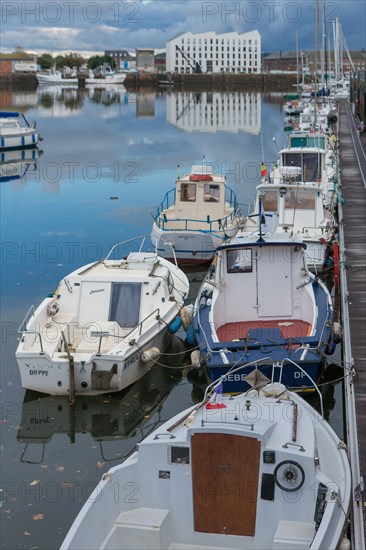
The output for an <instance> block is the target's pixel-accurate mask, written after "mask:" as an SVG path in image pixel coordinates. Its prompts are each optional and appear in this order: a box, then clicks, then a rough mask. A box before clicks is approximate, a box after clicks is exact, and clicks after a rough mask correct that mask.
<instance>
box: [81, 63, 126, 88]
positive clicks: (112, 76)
mask: <svg viewBox="0 0 366 550" xmlns="http://www.w3.org/2000/svg"><path fill="white" fill-rule="evenodd" d="M126 76H127V75H126V73H116V72H114V71H113V70H112V69H111V68H110V67H104V68H102V69H101V72H100V76H95V74H94V72H93V71H92V70H89V77H88V78H87V79H86V80H85V85H86V87H87V88H89V87H96V88H97V87H105V86H111V85H117V84H123V83H124V81H125V80H126Z"/></svg>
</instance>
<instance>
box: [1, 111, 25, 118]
mask: <svg viewBox="0 0 366 550" xmlns="http://www.w3.org/2000/svg"><path fill="white" fill-rule="evenodd" d="M19 116H20V113H18V112H17V111H9V112H6V111H1V112H0V118H17V117H19Z"/></svg>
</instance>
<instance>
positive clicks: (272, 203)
mask: <svg viewBox="0 0 366 550" xmlns="http://www.w3.org/2000/svg"><path fill="white" fill-rule="evenodd" d="M277 199H278V192H277V191H265V194H264V195H262V206H263V210H264V211H265V212H277Z"/></svg>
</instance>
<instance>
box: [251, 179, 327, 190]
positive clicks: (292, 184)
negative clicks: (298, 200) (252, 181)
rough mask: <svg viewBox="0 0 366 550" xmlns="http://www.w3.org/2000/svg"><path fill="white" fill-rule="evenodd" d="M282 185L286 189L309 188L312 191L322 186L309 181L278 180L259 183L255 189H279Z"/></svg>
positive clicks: (320, 188)
mask: <svg viewBox="0 0 366 550" xmlns="http://www.w3.org/2000/svg"><path fill="white" fill-rule="evenodd" d="M282 187H285V188H286V189H292V188H294V189H298V190H300V191H301V190H303V189H311V190H313V191H314V192H317V191H322V186H321V184H320V183H317V182H311V181H302V182H288V181H284V182H278V183H260V184H259V185H257V187H256V189H257V190H258V191H260V190H265V191H271V190H276V191H278V190H280V189H281V188H282Z"/></svg>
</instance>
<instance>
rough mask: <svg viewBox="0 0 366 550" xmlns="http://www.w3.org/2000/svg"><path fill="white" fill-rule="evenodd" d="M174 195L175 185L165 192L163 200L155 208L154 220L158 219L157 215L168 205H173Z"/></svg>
mask: <svg viewBox="0 0 366 550" xmlns="http://www.w3.org/2000/svg"><path fill="white" fill-rule="evenodd" d="M176 195H177V190H176V188H175V187H174V188H173V189H170V190H169V191H168V192H167V193H165V195H164V198H163V200H162V201H161V203H160V204H159V206H158V207H157V209H156V220H158V219H159V216H160V214H161V213H162V212H163V210H167V209H168V208H169V207H170V206H173V205H174V204H175V198H176Z"/></svg>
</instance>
